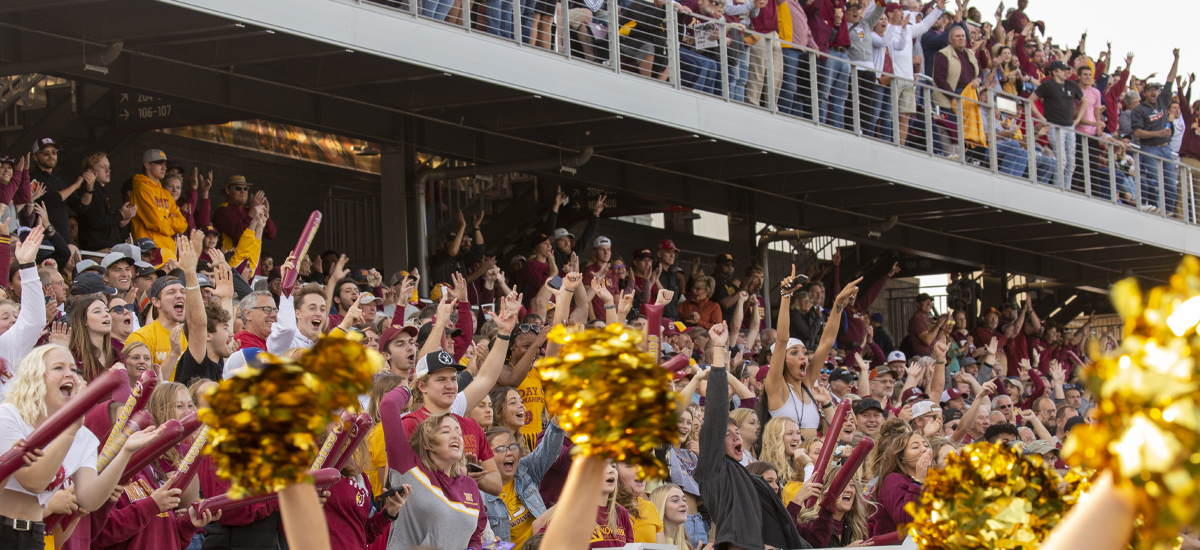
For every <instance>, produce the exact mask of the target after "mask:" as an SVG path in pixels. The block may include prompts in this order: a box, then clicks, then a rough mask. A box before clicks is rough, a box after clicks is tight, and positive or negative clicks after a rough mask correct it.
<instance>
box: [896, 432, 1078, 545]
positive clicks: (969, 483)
mask: <svg viewBox="0 0 1200 550" xmlns="http://www.w3.org/2000/svg"><path fill="white" fill-rule="evenodd" d="M1060 481H1061V478H1060V477H1059V476H1058V474H1057V473H1056V472H1054V470H1053V469H1051V468H1050V467H1049V466H1048V465H1046V464H1045V463H1044V461H1043V460H1042V457H1041V456H1040V455H1030V456H1022V454H1021V451H1020V450H1019V449H1015V448H1013V447H1011V446H1007V445H995V444H988V443H976V444H974V445H969V446H967V447H965V448H963V449H962V450H961V451H959V452H958V453H952V454H950V455H949V456H948V457H947V458H946V469H945V470H934V469H930V470H929V477H927V478H926V479H925V490H924V492H923V493H922V494H921V498H920V500H917V501H914V502H910V503H909V504H908V506H906V507H905V510H906V511H907V512H908V513H909V515H911V516H912V518H913V521H912V523H910V524H908V530H909V533H910V534H911V535H912V536H913V540H914V541H915V542H916V543H917V547H918V548H921V549H922V550H932V549H945V550H966V549H978V550H985V549H986V550H992V549H997V548H1024V549H1033V548H1037V547H1038V546H1039V545H1040V544H1041V542H1042V540H1043V539H1045V538H1046V536H1047V535H1048V534H1050V530H1051V529H1053V528H1054V526H1055V525H1056V524H1058V522H1059V520H1060V519H1062V515H1063V513H1065V512H1066V511H1067V510H1068V509H1069V508H1070V507H1071V505H1072V504H1073V502H1068V498H1064V496H1063V494H1062V493H1060V492H1059V482H1060ZM1072 500H1073V499H1072Z"/></svg>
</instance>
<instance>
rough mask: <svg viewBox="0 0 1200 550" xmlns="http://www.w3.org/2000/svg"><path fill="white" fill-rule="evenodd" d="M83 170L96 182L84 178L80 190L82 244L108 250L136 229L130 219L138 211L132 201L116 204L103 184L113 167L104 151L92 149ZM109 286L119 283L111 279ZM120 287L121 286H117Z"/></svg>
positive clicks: (110, 176)
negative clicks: (114, 204)
mask: <svg viewBox="0 0 1200 550" xmlns="http://www.w3.org/2000/svg"><path fill="white" fill-rule="evenodd" d="M83 173H85V174H86V173H91V174H93V175H94V176H95V181H94V183H88V182H87V180H86V179H85V180H84V184H85V185H84V188H83V189H82V190H81V191H80V192H79V204H80V205H81V208H82V209H83V211H82V212H81V213H80V215H79V245H80V246H82V247H83V248H85V249H87V250H106V249H109V248H112V247H113V245H116V244H118V243H122V242H125V239H128V238H129V232H130V230H132V229H133V226H132V225H130V223H129V222H130V220H132V219H133V216H134V215H135V214H137V208H136V207H134V206H133V205H132V204H129V203H125V204H122V205H121V207H120V208H114V206H113V201H112V199H111V198H110V197H109V196H108V193H106V192H105V191H104V187H105V186H106V185H108V183H109V182H110V181H112V168H111V166H110V165H109V162H108V157H107V156H106V155H105V154H104V153H92V154H91V155H89V156H88V157H87V158H86V159H83ZM108 286H116V285H113V284H112V283H109V285H108ZM118 288H119V287H118Z"/></svg>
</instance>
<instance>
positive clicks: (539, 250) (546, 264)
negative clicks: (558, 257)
mask: <svg viewBox="0 0 1200 550" xmlns="http://www.w3.org/2000/svg"><path fill="white" fill-rule="evenodd" d="M529 246H530V247H532V248H533V254H532V255H531V256H530V258H529V260H528V261H527V262H525V269H522V270H521V272H520V273H518V274H517V282H518V284H519V285H520V287H521V289H520V291H521V293H522V294H523V295H524V302H523V304H522V305H524V306H525V307H529V301H530V300H532V299H533V297H534V296H536V295H537V293H538V291H539V290H541V289H542V285H544V284H546V279H549V278H550V276H551V275H553V274H556V273H558V266H556V265H554V244H553V241H552V240H551V239H550V235H547V234H545V233H537V234H535V235H534V236H533V237H532V238H531V239H530V240H529Z"/></svg>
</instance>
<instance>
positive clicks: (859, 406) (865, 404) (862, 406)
mask: <svg viewBox="0 0 1200 550" xmlns="http://www.w3.org/2000/svg"><path fill="white" fill-rule="evenodd" d="M871 409H875V410H877V411H879V412H881V413H883V415H884V416H887V411H885V410H883V406H882V405H880V404H879V402H878V401H876V400H875V399H874V398H873V397H868V398H866V399H859V400H858V402H857V403H855V404H854V414H862V413H865V412H867V411H869V410H871Z"/></svg>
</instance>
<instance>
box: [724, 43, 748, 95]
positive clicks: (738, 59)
mask: <svg viewBox="0 0 1200 550" xmlns="http://www.w3.org/2000/svg"><path fill="white" fill-rule="evenodd" d="M729 57H730V58H731V59H733V64H732V65H730V66H729V99H730V100H731V101H737V102H745V101H746V81H747V80H749V79H750V50H742V51H741V52H738V53H736V54H730V56H729Z"/></svg>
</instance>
